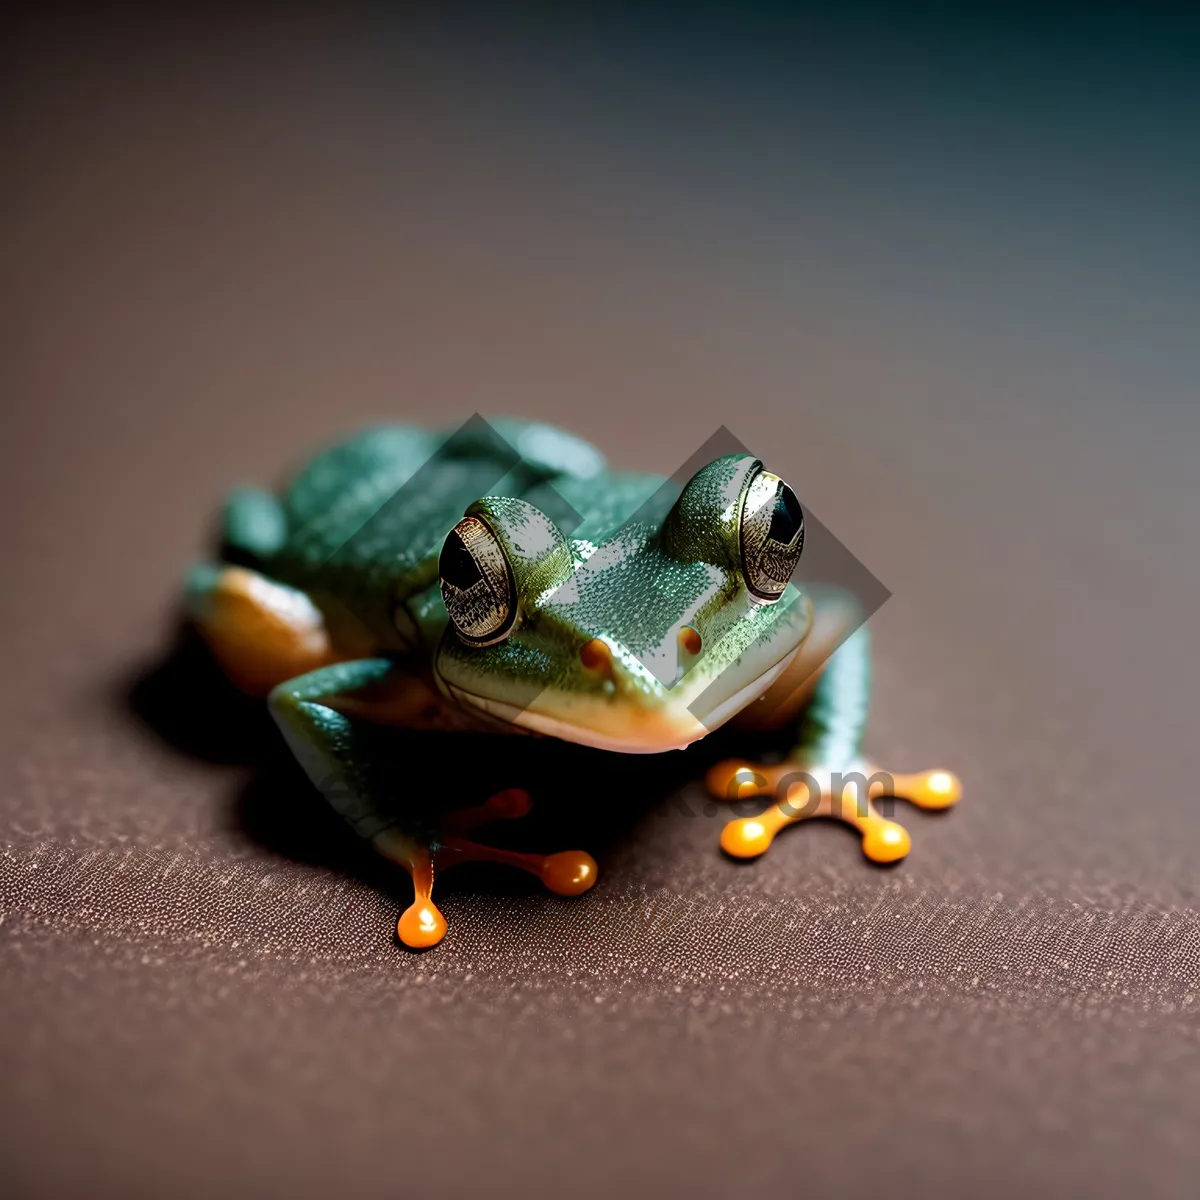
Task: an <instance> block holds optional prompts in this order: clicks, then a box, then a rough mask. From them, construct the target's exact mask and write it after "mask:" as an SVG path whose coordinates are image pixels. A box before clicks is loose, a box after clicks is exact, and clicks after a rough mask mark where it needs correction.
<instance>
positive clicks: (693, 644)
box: [679, 625, 704, 657]
mask: <svg viewBox="0 0 1200 1200" xmlns="http://www.w3.org/2000/svg"><path fill="white" fill-rule="evenodd" d="M679 648H680V649H681V650H682V651H683V652H684V653H685V654H690V655H692V656H693V657H695V656H696V655H697V654H699V653H700V651H701V650H703V649H704V639H703V638H702V637H701V636H700V631H699V630H698V629H694V628H693V627H692V626H691V625H684V626H683V628H682V629H680V631H679Z"/></svg>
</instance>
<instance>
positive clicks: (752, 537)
mask: <svg viewBox="0 0 1200 1200" xmlns="http://www.w3.org/2000/svg"><path fill="white" fill-rule="evenodd" d="M741 538H742V574H743V576H744V577H745V580H746V586H747V587H748V588H749V589H750V592H751V594H752V595H753V596H754V597H755V598H756V599H758V600H761V601H763V602H764V603H766V604H774V602H775V601H776V600H778V599H779V597H780V596H782V595H783V593H784V589H785V588H786V587H787V584H788V580H789V579H790V578H791V577H792V572H793V571H794V570H795V569H796V564H797V563H798V562H799V561H800V553H801V551H802V550H803V549H804V513H803V511H802V510H801V508H800V501H799V500H797V499H796V493H795V492H793V491H792V489H791V488H790V487H788V485H787V484H786V483H784V482H783V480H782V479H780V478H779V476H778V475H772V474H771V473H770V471H759V473H758V474H757V475H755V476H754V477H753V478H752V479H751V480H750V483H749V486H748V487H747V488H746V494H745V498H744V500H743V502H742V526H741Z"/></svg>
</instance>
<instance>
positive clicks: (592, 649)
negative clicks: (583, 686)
mask: <svg viewBox="0 0 1200 1200" xmlns="http://www.w3.org/2000/svg"><path fill="white" fill-rule="evenodd" d="M579 661H580V662H581V663H583V665H584V666H585V667H586V668H587V669H588V670H589V671H595V672H597V673H598V674H603V675H609V676H611V675H612V669H613V665H612V650H610V649H609V646H608V643H607V642H605V641H603V640H602V639H600V638H592V640H591V641H590V642H584V644H583V645H582V646H580V647H579Z"/></svg>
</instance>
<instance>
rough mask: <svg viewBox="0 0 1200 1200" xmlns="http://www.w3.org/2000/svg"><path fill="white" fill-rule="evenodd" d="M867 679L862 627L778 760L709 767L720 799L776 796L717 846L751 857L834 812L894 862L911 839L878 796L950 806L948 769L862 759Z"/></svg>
mask: <svg viewBox="0 0 1200 1200" xmlns="http://www.w3.org/2000/svg"><path fill="white" fill-rule="evenodd" d="M870 677H871V669H870V648H869V643H868V640H867V631H866V627H865V626H863V627H860V628H859V629H858V630H856V631H855V632H854V633H853V634H852V635H851V636H850V637H849V638H847V639H846V641H845V642H844V643H843V644H842V645H841V646H840V647H839V648H838V650H837V651H836V652H835V653H834V654H833V656H832V657H831V658H830V660H829V662H828V663H827V664H826V667H825V669H824V671H823V673H822V674H821V676H820V678H819V679H818V681H817V684H816V688H815V691H814V693H813V696H812V701H811V703H810V705H809V708H808V710H807V712H806V713H805V715H804V717H803V719H802V722H801V725H800V730H799V734H800V736H799V743H798V745H797V746H796V747H795V749H794V750H793V751H792V752H791V754H790V755H789V756H788V757H787V758H786V759H785V760H784V761H783V762H780V763H774V764H755V763H749V762H745V761H743V760H740V759H734V760H731V761H728V762H723V763H718V764H717V765H716V766H715V767H713V768H712V769H711V770H710V771H709V773H708V777H707V783H708V788H709V790H710V791H711V792H712V794H713V795H714V796H716V797H717V798H718V799H721V800H728V801H737V800H742V799H745V798H748V797H752V796H774V797H775V803H774V804H772V805H771V806H770V807H769V808H767V809H765V810H764V811H763V812H760V813H758V814H757V815H755V816H751V817H741V818H739V819H737V820H733V821H730V822H729V823H728V824H727V825H726V826H725V828H724V830H723V831H722V833H721V847H722V849H723V850H725V852H726V853H727V854H731V855H733V856H734V857H735V858H756V857H758V855H760V854H762V853H764V852H765V851H766V850H767V848H768V847H769V846H770V845H771V843H772V841H774V839H775V835H776V834H777V833H778V832H779V831H780V830H781V829H784V828H786V827H787V826H788V825H793V824H795V823H796V822H797V821H803V820H806V819H808V818H809V817H834V818H836V819H837V820H840V821H844V822H846V823H847V824H848V825H851V826H853V827H854V828H855V829H856V830H857V831H858V832H859V834H860V835H861V836H862V848H863V853H864V854H865V855H866V856H867V857H868V858H869V859H871V860H872V861H874V862H880V863H887V862H896V861H898V860H899V859H901V858H903V857H904V856H905V855H906V854H907V853H908V851H909V849H910V847H911V845H912V840H911V838H910V837H909V835H908V832H907V830H905V829H904V828H903V827H902V826H901V825H900V824H898V823H897V822H896V821H892V820H889V819H888V818H887V817H885V816H883V814H882V813H880V811H879V809H878V808H877V807H876V805H875V800H876V799H878V798H879V797H881V796H899V797H903V798H904V799H906V800H910V801H912V802H913V803H914V804H916V805H918V806H920V807H921V808H929V809H937V808H948V807H949V806H950V805H952V804H955V803H956V802H957V801H958V799H959V797H960V796H961V795H962V786H961V784H960V783H959V781H958V779H957V778H956V777H955V776H954V775H952V774H951V773H950V772H949V771H944V770H940V769H938V770H931V771H922V772H919V773H917V774H911V775H901V774H891V773H889V772H886V771H882V770H878V769H876V768H875V767H873V766H871V765H868V764H866V763H864V762H863V760H862V758H861V757H860V753H859V744H860V741H861V739H862V734H863V730H864V728H865V726H866V718H867V698H868V694H869V690H870Z"/></svg>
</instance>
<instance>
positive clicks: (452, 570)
mask: <svg viewBox="0 0 1200 1200" xmlns="http://www.w3.org/2000/svg"><path fill="white" fill-rule="evenodd" d="M438 574H439V575H440V576H441V577H442V578H443V579H444V580H445V581H446V582H447V583H450V584H453V585H454V586H455V587H456V588H458V589H459V590H460V591H463V592H465V591H466V590H467V588H469V587H470V586H471V585H472V584H475V583H478V582H479V580H480V579H482V578H483V576H482V575H481V574H480V571H479V567H478V566H476V564H475V560H474V559H473V558H472V557H471V552H470V551H469V550H468V549H467V547H466V546H465V545H464V543H463V540H462V538H461V537H459V536H458V534H457V533H456V532H455V531H454V530H451V531H450V536H449V537H448V538H447V539H446V544H445V545H444V546H443V547H442V555H441V557H440V558H439V559H438Z"/></svg>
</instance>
